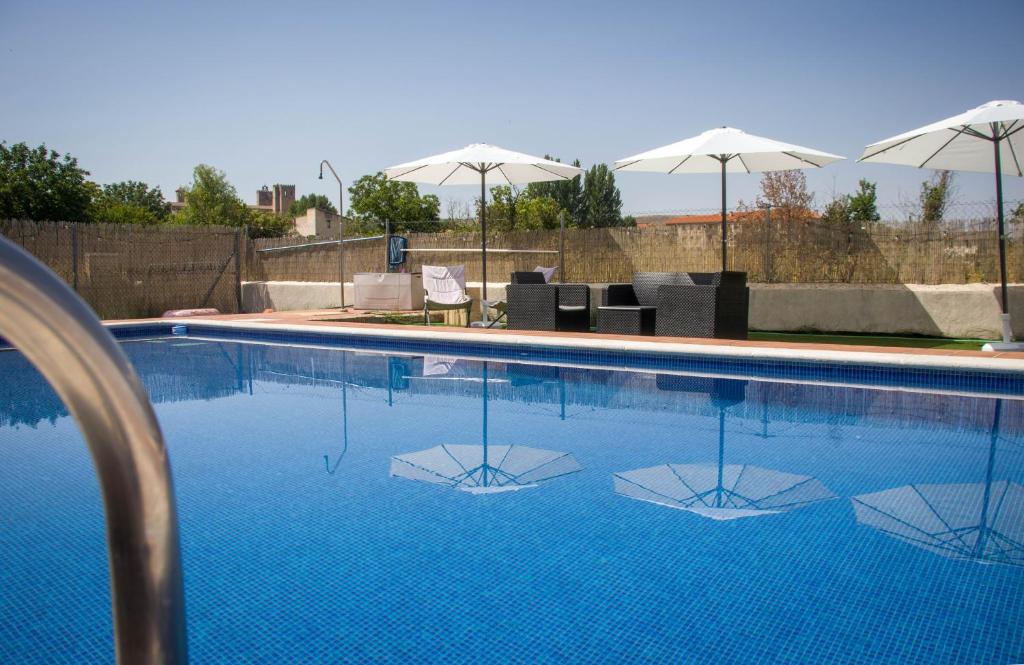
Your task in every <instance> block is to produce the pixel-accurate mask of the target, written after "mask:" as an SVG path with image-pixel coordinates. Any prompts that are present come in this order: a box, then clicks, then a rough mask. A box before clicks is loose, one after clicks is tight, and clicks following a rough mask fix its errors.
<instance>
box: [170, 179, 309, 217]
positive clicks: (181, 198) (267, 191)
mask: <svg viewBox="0 0 1024 665" xmlns="http://www.w3.org/2000/svg"><path fill="white" fill-rule="evenodd" d="M174 194H175V200H174V201H171V212H177V211H179V210H181V209H182V208H184V207H185V205H186V203H185V199H186V197H187V196H188V190H187V189H185V188H184V187H179V188H178V189H176V190H174ZM293 203H295V185H274V188H273V189H271V188H270V187H267V186H266V185H263V188H262V189H260V190H257V192H256V203H255V204H252V203H250V204H248V205H249V207H250V208H252V209H254V210H265V211H266V212H272V213H274V214H275V215H287V214H288V209H289V208H291V207H292V204H293Z"/></svg>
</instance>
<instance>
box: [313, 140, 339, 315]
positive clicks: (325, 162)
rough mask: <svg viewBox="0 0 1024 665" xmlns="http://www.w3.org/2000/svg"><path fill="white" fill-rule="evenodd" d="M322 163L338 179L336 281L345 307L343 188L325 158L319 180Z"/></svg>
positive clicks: (322, 173) (336, 173)
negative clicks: (339, 283)
mask: <svg viewBox="0 0 1024 665" xmlns="http://www.w3.org/2000/svg"><path fill="white" fill-rule="evenodd" d="M324 164H326V165H327V168H329V169H330V170H331V175H333V176H334V179H335V180H337V181H338V281H339V282H341V308H342V309H345V199H344V192H345V188H344V186H342V184H341V178H339V177H338V172H337V171H335V170H334V167H333V166H331V163H330V162H329V161H327V160H326V159H324V160H322V161H321V162H320V178H319V179H320V180H323V179H324Z"/></svg>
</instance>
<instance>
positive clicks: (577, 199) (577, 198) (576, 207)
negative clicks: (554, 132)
mask: <svg viewBox="0 0 1024 665" xmlns="http://www.w3.org/2000/svg"><path fill="white" fill-rule="evenodd" d="M544 159H549V160H551V161H555V162H561V161H562V160H560V159H558V158H557V157H555V158H552V157H551V156H549V155H544ZM572 165H573V166H579V165H580V160H578V159H576V160H573V163H572ZM526 196H528V197H529V198H531V199H536V198H550V199H553V200H554V201H555V203H557V204H558V206H559V207H560V208H561V209H562V210H564V211H565V212H566V213H567V214H568V215H569V221H568V225H569V226H582V225H583V178H582V176H575V177H573V178H571V179H569V180H553V181H550V182H531V183H530V184H529V185H527V186H526Z"/></svg>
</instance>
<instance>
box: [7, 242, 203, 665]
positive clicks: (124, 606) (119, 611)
mask: <svg viewBox="0 0 1024 665" xmlns="http://www.w3.org/2000/svg"><path fill="white" fill-rule="evenodd" d="M0 337H3V338H5V339H6V340H7V341H8V342H9V343H10V344H12V345H13V346H14V347H15V348H17V349H19V350H20V351H21V352H22V353H23V354H24V355H25V356H26V357H27V358H28V360H29V362H31V363H32V364H33V365H35V367H36V368H37V369H38V370H39V371H40V373H41V374H42V375H43V376H44V377H45V378H46V380H47V381H48V382H49V383H50V385H51V386H53V389H54V390H55V391H56V392H57V394H58V395H59V396H60V398H61V399H62V400H63V401H64V403H65V404H66V405H67V407H68V410H69V411H70V412H71V413H72V414H73V415H74V417H75V419H76V420H77V421H78V426H79V427H80V428H81V430H82V434H83V436H84V438H85V440H86V442H87V443H88V444H89V449H90V452H91V453H92V457H93V461H94V463H95V465H96V473H97V475H98V476H99V481H100V489H101V492H102V494H103V504H104V512H105V513H106V525H107V544H108V547H109V557H110V561H109V563H110V578H111V599H112V602H113V614H114V641H115V650H116V655H117V662H118V663H121V664H123V665H128V664H131V665H135V664H137V663H138V664H142V665H156V664H158V663H163V664H170V663H185V662H187V661H188V649H187V641H186V635H185V598H184V593H183V589H182V576H181V556H180V552H179V541H178V518H177V513H176V510H175V504H174V490H173V487H172V484H171V472H170V466H169V464H168V460H167V451H166V449H165V447H164V441H163V436H162V435H161V433H160V428H159V426H158V425H157V421H156V417H155V415H154V414H153V408H152V406H151V405H150V403H149V399H148V398H147V396H146V393H145V391H144V390H143V388H142V384H141V383H140V381H139V379H138V377H137V376H136V374H135V371H134V370H133V369H132V366H131V365H130V364H129V362H128V359H127V358H126V357H125V355H124V353H123V352H122V351H121V349H120V348H119V347H118V345H117V343H116V342H115V341H114V338H113V337H111V335H110V333H108V332H107V331H106V330H105V329H104V328H103V325H102V324H101V323H100V321H99V319H97V318H96V315H95V314H94V313H93V312H92V310H91V309H89V306H88V305H86V304H85V302H84V301H83V300H82V299H81V298H79V297H78V296H77V295H76V294H75V293H74V292H73V291H72V290H71V289H69V288H68V286H67V285H66V284H64V283H63V282H62V281H61V280H60V278H58V277H57V275H55V274H54V273H53V272H52V271H50V270H49V269H48V268H47V267H46V266H44V265H43V264H42V263H40V262H39V261H37V260H36V259H35V258H33V257H32V256H31V255H30V254H28V253H27V252H25V251H24V250H22V249H21V248H19V247H17V246H16V245H14V244H13V243H11V242H10V241H8V240H6V239H5V238H3V237H0Z"/></svg>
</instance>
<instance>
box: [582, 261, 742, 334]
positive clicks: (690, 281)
mask: <svg viewBox="0 0 1024 665" xmlns="http://www.w3.org/2000/svg"><path fill="white" fill-rule="evenodd" d="M749 297H750V296H749V289H748V288H747V275H746V273H743V272H732V271H725V272H716V273H685V272H638V273H636V274H635V275H634V276H633V283H632V284H610V285H609V286H608V287H607V288H605V289H603V290H602V292H601V306H600V307H599V308H598V314H597V330H598V332H606V333H617V334H625V335H637V334H640V335H652V334H653V335H658V336H663V337H666V336H667V337H712V338H720V339H746V338H747V310H748V303H749Z"/></svg>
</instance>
